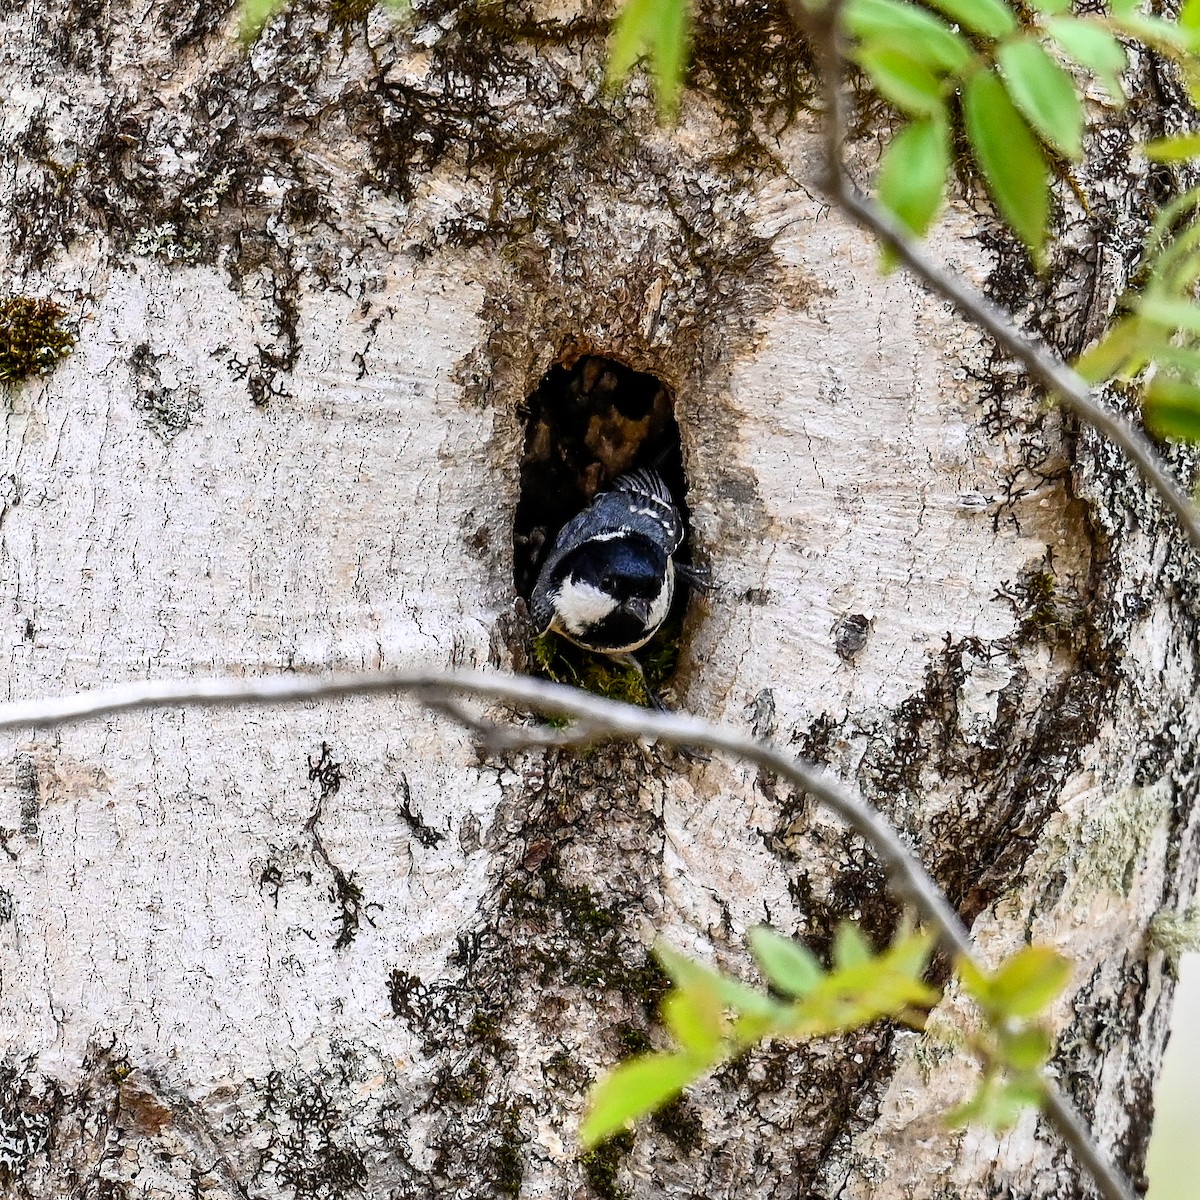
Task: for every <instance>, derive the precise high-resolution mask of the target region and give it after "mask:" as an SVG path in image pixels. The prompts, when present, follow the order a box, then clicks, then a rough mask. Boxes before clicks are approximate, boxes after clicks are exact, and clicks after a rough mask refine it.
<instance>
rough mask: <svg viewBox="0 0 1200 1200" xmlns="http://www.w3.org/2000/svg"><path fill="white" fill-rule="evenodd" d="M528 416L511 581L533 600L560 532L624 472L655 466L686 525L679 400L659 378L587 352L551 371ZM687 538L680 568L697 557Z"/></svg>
mask: <svg viewBox="0 0 1200 1200" xmlns="http://www.w3.org/2000/svg"><path fill="white" fill-rule="evenodd" d="M522 415H523V416H524V419H525V456H524V458H523V459H522V460H521V497H520V499H519V500H518V502H517V513H516V519H515V521H514V526H513V576H514V580H513V582H514V583H515V585H516V589H517V592H518V593H519V594H520V595H522V596H524V597H525V599H527V600H528V599H529V596H530V594H531V593H532V591H533V585H534V584H535V583H536V582H537V573H538V569H539V568H540V567H541V564H542V560H543V559H544V558H545V557H546V555H547V554H548V553H549V550H550V547H551V546H552V545H553V544H554V538H555V536H556V535H557V534H558V531H559V530H560V529H561V528H562V527H563V526H564V525H565V524H566V523H567V522H568V521H569V520H570V519H571V518H572V517H573V516H574V515H575V514H576V513H577V512H580V511H581V510H583V509H584V508H586V507H587V506H588V504H589V503H591V500H592V497H593V496H595V495H596V493H597V492H602V491H604V490H605V489H606V488H608V487H609V486H610V485H611V484H612V482H613V480H614V479H616V478H617V476H618V475H623V474H624V473H625V472H626V471H632V470H636V469H638V468H639V467H654V468H655V470H657V471H658V473H659V474H660V475H661V476H662V477H663V480H664V481H665V483H666V485H667V487H669V488H670V489H671V494H672V495H673V496H674V498H675V503H676V505H678V507H679V510H680V512H681V513H682V514H683V517H684V522H685V524H686V523H687V522H688V511H687V507H686V503H685V498H686V493H687V483H686V480H685V478H684V473H683V451H682V448H681V446H680V442H679V426H678V424H677V423H676V421H675V400H674V397H673V396H672V395H671V392H670V390H669V389H668V388H667V386H666V385H665V384H664V383H663V382H662V380H661V379H658V378H657V377H656V376H654V375H648V374H645V373H643V372H641V371H635V370H633V369H632V368H630V367H627V366H625V365H624V364H623V363H619V362H617V361H616V360H615V359H611V358H602V357H600V356H599V355H595V354H588V355H584V356H582V357H579V358H575V359H569V360H566V361H563V362H559V363H556V364H555V365H554V366H552V367H551V368H550V370H549V371H548V372H547V373H546V375H545V377H544V378H543V379H542V382H541V383H540V384H539V385H538V388H537V390H536V391H535V392H534V393H533V394H532V395H531V396H530V397H529V398H528V400H526V401H525V409H524V412H523V414H522ZM689 528H690V527H689ZM689 542H690V537H689V539H686V540H685V541H684V544H683V547H682V548H681V552H680V554H678V555H677V556H676V557H677V558H678V559H679V560H680V561H682V562H688V561H690V560H689V556H688V550H689Z"/></svg>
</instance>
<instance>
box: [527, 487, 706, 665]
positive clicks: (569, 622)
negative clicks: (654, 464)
mask: <svg viewBox="0 0 1200 1200" xmlns="http://www.w3.org/2000/svg"><path fill="white" fill-rule="evenodd" d="M683 533H684V530H683V518H682V517H681V516H680V514H679V510H678V509H677V508H676V507H675V502H674V500H672V499H671V493H670V492H669V491H668V490H667V485H666V484H665V483H663V481H662V479H661V477H660V476H659V474H658V472H657V471H654V470H641V471H633V472H630V473H629V474H627V475H622V476H620V477H619V478H618V479H617V480H616V482H615V483H614V484H613V486H612V490H611V491H608V492H601V493H600V494H599V495H598V496H597V497H596V498H595V499H594V500H593V501H592V503H591V504H590V505H589V506H588V507H587V508H585V509H584V510H583V512H581V513H579V514H578V515H577V516H575V517H572V518H571V520H570V521H568V522H567V523H566V525H564V526H563V527H562V530H561V531H560V532H559V535H558V537H557V538H555V540H554V545H553V547H552V548H551V550H550V553H549V555H548V556H547V558H546V561H545V562H544V563H543V564H542V568H541V571H540V572H539V574H538V580H537V584H536V585H535V586H534V589H533V597H532V600H531V602H530V609H531V611H532V615H533V619H534V621H535V622H536V624H537V628H538V631H539V632H540V633H545V632H547V631H548V630H551V629H552V630H554V631H555V632H556V633H560V634H562V635H563V636H564V637H566V638H568V639H569V640H570V641H572V642H574V643H575V644H576V645H578V646H583V647H584V649H586V650H595V651H597V652H598V653H600V654H607V655H608V656H609V657H610V658H615V659H617V660H618V661H623V662H625V663H627V664H629V665H632V666H637V663H636V661H634V660H631V659H630V657H629V656H630V652H631V651H633V650H638V649H640V648H641V647H642V646H644V645H645V644H646V643H647V642H648V641H649V640H650V639H651V638H652V637H653V636H654V635H655V633H657V632H658V628H659V626H660V625H662V623H663V621H664V620H665V619H666V616H667V613H668V611H669V610H670V608H671V601H672V599H673V598H674V595H675V582H676V564H675V561H674V555H675V552H676V551H677V550H678V549H679V546H680V543H682V541H683Z"/></svg>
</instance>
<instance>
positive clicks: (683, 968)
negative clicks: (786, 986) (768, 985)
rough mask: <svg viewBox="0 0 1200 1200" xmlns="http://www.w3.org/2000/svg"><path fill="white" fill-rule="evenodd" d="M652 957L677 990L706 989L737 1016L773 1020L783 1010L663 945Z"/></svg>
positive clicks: (658, 946) (781, 1006)
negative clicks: (656, 960) (678, 988)
mask: <svg viewBox="0 0 1200 1200" xmlns="http://www.w3.org/2000/svg"><path fill="white" fill-rule="evenodd" d="M654 954H655V957H656V958H657V959H658V961H659V962H660V963H662V967H663V970H664V971H666V973H667V974H668V975H669V976H670V977H671V979H672V980H673V981H674V983H675V985H676V986H677V987H680V988H682V989H683V990H685V991H694V990H705V989H707V990H708V991H709V992H710V993H711V994H712V996H713V997H714V998H715V999H717V1000H719V1001H720V1002H721V1004H722V1005H724V1006H725V1007H726V1008H731V1009H733V1010H734V1012H736V1013H738V1014H740V1015H748V1016H757V1017H763V1018H767V1019H769V1020H774V1019H775V1018H777V1017H778V1016H779V1014H780V1012H782V1011H786V1008H785V1006H784V1005H780V1004H777V1003H776V1002H775V1001H774V1000H772V999H771V997H770V996H764V995H763V994H762V993H761V992H756V991H755V990H754V989H753V988H751V987H747V986H746V985H745V984H744V983H739V982H738V981H737V980H736V979H729V978H728V977H726V976H724V975H722V974H720V973H719V972H717V971H714V970H712V969H711V968H709V967H706V966H704V965H703V964H702V963H698V962H694V961H693V960H692V959H690V958H688V957H687V956H686V955H683V954H680V953H679V951H678V950H673V949H672V948H671V947H670V946H668V945H666V944H665V943H661V942H660V943H659V944H658V945H657V946H655V948H654Z"/></svg>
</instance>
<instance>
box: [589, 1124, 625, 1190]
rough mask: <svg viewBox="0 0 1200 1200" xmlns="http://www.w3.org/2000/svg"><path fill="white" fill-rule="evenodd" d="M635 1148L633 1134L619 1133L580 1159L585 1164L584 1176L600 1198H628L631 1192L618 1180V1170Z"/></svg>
mask: <svg viewBox="0 0 1200 1200" xmlns="http://www.w3.org/2000/svg"><path fill="white" fill-rule="evenodd" d="M632 1149H633V1134H632V1133H629V1132H625V1133H618V1134H617V1135H616V1136H615V1137H611V1138H609V1139H608V1141H607V1142H605V1143H604V1145H602V1146H597V1147H596V1148H595V1149H594V1150H589V1151H588V1152H587V1153H586V1154H585V1155H584V1156H583V1157H582V1158H581V1159H580V1160H579V1161H580V1162H581V1163H582V1164H583V1177H584V1179H586V1180H587V1185H588V1187H589V1188H590V1189H591V1191H592V1195H594V1196H598V1197H599V1198H600V1200H626V1198H627V1197H628V1195H629V1193H628V1192H627V1191H626V1190H625V1189H624V1188H623V1187H621V1185H620V1184H619V1183H618V1182H617V1172H618V1171H619V1170H620V1167H621V1160H622V1159H624V1158H625V1157H626V1156H627V1155H628V1154H629V1152H630V1151H631V1150H632Z"/></svg>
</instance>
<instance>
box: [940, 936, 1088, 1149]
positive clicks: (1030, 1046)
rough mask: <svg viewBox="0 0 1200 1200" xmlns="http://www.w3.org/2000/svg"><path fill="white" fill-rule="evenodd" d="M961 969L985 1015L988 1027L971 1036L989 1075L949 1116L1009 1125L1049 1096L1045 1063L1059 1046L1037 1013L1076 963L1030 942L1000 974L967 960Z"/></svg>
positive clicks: (961, 1121) (966, 985)
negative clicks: (1054, 1044) (1026, 1110)
mask: <svg viewBox="0 0 1200 1200" xmlns="http://www.w3.org/2000/svg"><path fill="white" fill-rule="evenodd" d="M958 972H959V980H960V982H961V983H962V987H963V990H964V991H965V992H966V993H967V995H969V996H970V997H971V998H972V999H973V1000H974V1001H975V1003H976V1004H977V1005H978V1006H979V1009H980V1011H981V1012H982V1014H983V1018H984V1028H983V1031H982V1033H980V1034H978V1035H977V1036H976V1037H975V1038H974V1039H972V1042H971V1047H972V1049H973V1051H974V1053H975V1055H976V1057H977V1058H978V1059H979V1060H980V1061H981V1062H982V1064H983V1076H982V1078H981V1080H980V1083H979V1087H978V1089H977V1090H976V1092H975V1095H974V1096H972V1097H971V1099H970V1100H968V1101H966V1103H964V1104H960V1105H959V1106H958V1107H957V1108H954V1109H951V1111H950V1112H949V1113H947V1114H946V1120H947V1121H948V1122H949V1123H950V1124H951V1125H965V1124H967V1123H968V1122H974V1123H976V1124H981V1125H987V1126H988V1127H990V1128H992V1129H1007V1128H1009V1127H1010V1126H1011V1125H1013V1124H1014V1123H1015V1122H1016V1120H1017V1118H1018V1117H1019V1116H1020V1115H1021V1113H1022V1112H1023V1111H1024V1110H1025V1109H1027V1108H1030V1107H1033V1108H1039V1107H1041V1104H1042V1102H1043V1100H1044V1099H1045V1094H1046V1084H1045V1078H1044V1076H1043V1074H1042V1068H1043V1067H1044V1066H1045V1065H1046V1062H1047V1060H1048V1059H1049V1058H1050V1054H1051V1051H1052V1050H1053V1048H1054V1047H1053V1044H1052V1042H1051V1040H1050V1035H1049V1033H1048V1032H1047V1031H1046V1029H1045V1028H1044V1027H1043V1026H1041V1025H1040V1024H1038V1023H1037V1022H1036V1018H1037V1017H1039V1016H1040V1015H1041V1014H1042V1013H1043V1012H1044V1011H1045V1010H1046V1008H1047V1007H1048V1006H1049V1005H1050V1003H1051V1002H1052V1001H1053V1000H1054V999H1055V998H1056V997H1057V996H1058V994H1059V993H1060V992H1061V991H1062V990H1063V988H1064V987H1066V985H1067V981H1068V980H1069V979H1070V977H1071V964H1070V963H1069V962H1068V961H1067V960H1066V959H1065V958H1063V957H1062V955H1060V954H1058V953H1056V952H1055V951H1053V950H1051V949H1049V947H1046V946H1025V947H1024V948H1022V949H1021V950H1018V951H1017V953H1016V954H1014V955H1013V956H1012V957H1011V958H1010V959H1009V960H1008V961H1007V962H1005V963H1004V964H1003V965H1002V966H1001V967H1000V969H999V970H997V971H996V972H995V973H994V974H990V975H989V974H986V973H985V972H983V971H981V970H980V969H979V968H978V967H977V966H976V965H975V964H974V963H972V962H970V961H967V960H962V961H960V962H959V964H958Z"/></svg>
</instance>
